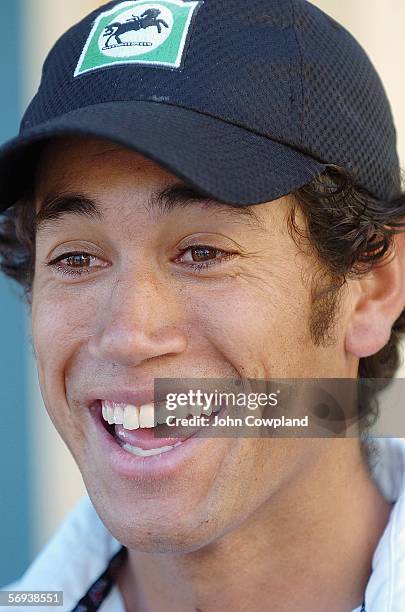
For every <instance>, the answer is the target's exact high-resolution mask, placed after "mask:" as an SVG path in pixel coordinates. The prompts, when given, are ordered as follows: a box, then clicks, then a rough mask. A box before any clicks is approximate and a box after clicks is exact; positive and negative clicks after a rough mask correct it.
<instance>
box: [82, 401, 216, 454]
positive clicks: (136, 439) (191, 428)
mask: <svg viewBox="0 0 405 612" xmlns="http://www.w3.org/2000/svg"><path fill="white" fill-rule="evenodd" d="M93 407H94V408H95V410H96V411H97V416H98V418H99V420H100V421H101V423H102V425H103V427H104V429H105V430H106V431H107V432H108V434H109V435H110V436H111V437H112V438H113V439H114V440H115V442H116V443H117V444H118V445H119V446H120V447H121V448H122V449H123V450H124V451H126V452H127V453H130V454H131V455H135V456H137V457H151V456H155V455H162V454H164V453H168V452H170V451H173V450H174V449H176V448H177V447H179V446H181V445H182V444H184V442H185V441H186V440H188V439H190V438H192V437H198V434H199V432H201V431H202V429H203V428H205V427H208V426H209V425H210V423H211V422H212V420H213V419H214V416H215V415H216V414H219V413H220V412H221V407H211V408H210V409H208V410H204V409H203V408H200V407H195V406H186V407H181V408H180V407H178V408H176V410H174V411H169V410H168V409H167V408H166V406H165V404H164V403H161V404H154V403H149V404H145V405H143V406H140V407H138V406H132V405H128V404H119V403H116V402H112V401H106V400H97V401H96V402H95V403H94V406H93ZM168 423H170V424H168Z"/></svg>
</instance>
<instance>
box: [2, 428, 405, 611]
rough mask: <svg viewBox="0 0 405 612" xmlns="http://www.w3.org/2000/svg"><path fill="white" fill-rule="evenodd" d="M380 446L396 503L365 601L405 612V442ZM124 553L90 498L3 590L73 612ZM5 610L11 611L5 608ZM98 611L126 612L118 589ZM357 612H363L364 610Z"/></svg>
mask: <svg viewBox="0 0 405 612" xmlns="http://www.w3.org/2000/svg"><path fill="white" fill-rule="evenodd" d="M375 442H376V443H377V444H378V447H379V450H380V456H379V460H378V461H377V464H376V466H375V467H374V471H373V476H374V478H375V481H376V483H377V485H378V486H379V489H380V491H381V493H382V494H383V495H384V497H385V498H386V499H387V501H390V502H395V504H394V506H393V509H392V511H391V514H390V517H389V521H388V524H387V526H386V528H385V531H384V533H383V535H382V537H381V539H380V541H379V543H378V546H377V548H376V550H375V551H374V555H373V560H372V573H371V576H370V579H369V582H368V585H367V589H366V596H365V601H366V612H404V610H405V439H398V438H381V439H376V440H375ZM120 548H121V544H120V543H119V542H118V541H117V540H116V539H115V538H114V537H113V536H112V535H111V534H110V533H109V531H108V530H107V529H106V527H105V526H104V524H103V523H102V522H101V520H100V518H99V517H98V515H97V513H96V511H95V509H94V507H93V505H92V503H91V501H90V499H89V497H88V496H85V497H84V498H83V499H82V500H81V501H80V503H79V504H78V505H77V506H76V507H75V508H74V510H73V511H72V512H71V513H70V514H69V515H68V516H67V518H66V519H65V520H64V522H63V523H62V525H61V526H60V527H59V529H58V530H57V531H56V533H55V535H54V536H53V537H52V539H51V540H50V542H49V543H48V544H47V546H46V547H45V548H44V550H43V551H42V552H41V553H40V555H39V556H38V557H37V558H36V559H35V561H34V562H33V563H32V565H31V566H30V567H29V568H28V569H27V571H26V572H25V574H24V575H23V576H22V577H21V579H20V580H18V581H17V582H14V583H13V584H11V585H8V586H6V587H3V590H24V591H34V590H43V591H63V593H64V604H63V606H62V607H56V608H55V607H48V606H41V607H39V606H34V607H30V608H25V610H32V611H33V612H34V611H37V612H44V611H45V610H49V611H50V612H52V611H53V612H55V611H56V610H63V611H64V612H65V611H66V612H70V611H71V610H72V609H73V608H74V607H75V606H76V604H77V603H78V601H79V600H80V599H81V598H82V597H83V596H84V595H85V593H86V592H87V590H88V589H89V587H90V586H91V585H92V584H93V583H94V582H95V581H96V580H97V578H98V577H99V576H100V575H101V574H102V573H103V572H104V571H105V569H106V567H107V565H108V562H109V560H110V559H111V558H112V557H113V556H114V554H115V553H116V552H118V550H119V549H120ZM0 608H1V609H4V610H5V609H6V608H5V607H3V606H0ZM9 609H10V608H7V610H9ZM14 609H16V608H14ZM99 610H100V612H125V607H124V602H123V600H122V597H121V594H120V591H119V590H118V588H117V587H114V588H113V589H112V590H111V592H110V594H109V595H108V597H107V598H106V599H105V600H104V602H103V604H102V605H101V607H100V608H99ZM162 612H163V611H162ZM342 612H344V611H342ZM347 612H350V611H347ZM352 612H360V608H357V609H356V610H353V611H352Z"/></svg>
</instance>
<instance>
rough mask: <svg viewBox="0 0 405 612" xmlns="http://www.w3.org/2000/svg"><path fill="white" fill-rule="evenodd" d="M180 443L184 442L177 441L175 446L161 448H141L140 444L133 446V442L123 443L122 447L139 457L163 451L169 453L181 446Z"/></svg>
mask: <svg viewBox="0 0 405 612" xmlns="http://www.w3.org/2000/svg"><path fill="white" fill-rule="evenodd" d="M180 444H182V442H177V443H176V444H174V445H173V446H161V447H160V448H149V449H143V448H139V447H138V446H131V444H122V446H121V448H123V449H124V450H125V451H127V452H128V453H131V455H136V456H137V457H150V456H151V455H160V454H161V453H167V452H169V451H171V450H173V449H174V448H176V446H180Z"/></svg>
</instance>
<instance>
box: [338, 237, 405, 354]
mask: <svg viewBox="0 0 405 612" xmlns="http://www.w3.org/2000/svg"><path fill="white" fill-rule="evenodd" d="M394 245H395V251H394V254H393V255H391V257H390V258H389V259H388V260H387V263H383V264H377V265H376V266H375V267H374V268H373V269H372V270H371V272H370V273H369V274H367V275H366V276H364V277H363V278H359V279H357V280H355V281H349V282H353V283H354V284H355V286H353V285H352V286H351V290H352V291H351V294H352V297H353V300H352V312H351V315H350V318H349V324H348V327H347V330H346V335H345V348H346V351H347V352H348V353H350V354H352V355H354V356H355V357H358V358H362V357H369V356H370V355H374V354H375V353H378V351H379V350H380V349H382V348H383V346H385V345H386V344H387V343H388V341H389V339H390V336H391V328H392V326H393V324H394V323H395V321H396V320H397V318H398V317H399V316H400V314H401V313H402V311H403V309H404V308H405V234H398V235H396V236H395V241H394Z"/></svg>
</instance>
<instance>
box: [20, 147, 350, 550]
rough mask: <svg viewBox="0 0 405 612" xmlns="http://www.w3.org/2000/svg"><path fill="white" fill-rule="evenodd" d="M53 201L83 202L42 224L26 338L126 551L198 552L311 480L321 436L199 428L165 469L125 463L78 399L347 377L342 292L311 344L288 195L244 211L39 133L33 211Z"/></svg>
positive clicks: (49, 399)
mask: <svg viewBox="0 0 405 612" xmlns="http://www.w3.org/2000/svg"><path fill="white" fill-rule="evenodd" d="M159 194H160V195H159ZM186 196H187V197H186ZM186 199H188V201H186ZM62 205H64V207H65V208H66V207H70V209H72V208H73V207H74V206H75V208H76V209H77V208H81V210H82V214H78V213H77V212H76V214H72V213H71V214H67V213H65V214H63V215H61V216H59V218H58V219H57V220H56V219H55V218H54V219H53V220H52V219H48V220H47V221H43V223H41V224H40V226H39V228H38V233H37V239H36V264H35V279H34V286H33V293H32V326H33V344H34V349H35V353H36V359H37V367H38V373H39V381H40V387H41V391H42V395H43V398H44V402H45V405H46V408H47V410H48V412H49V415H50V417H51V419H52V421H53V422H54V424H55V426H56V428H57V430H58V431H59V433H60V435H61V436H62V438H63V439H64V441H65V442H66V444H67V445H68V447H69V448H70V450H71V452H72V454H73V456H74V458H75V460H76V462H77V464H78V466H79V468H80V470H81V473H82V475H83V479H84V482H85V484H86V487H87V489H88V491H89V494H90V496H91V498H92V500H93V503H94V505H95V507H96V509H97V511H98V513H99V514H100V516H101V518H102V520H103V521H104V523H105V524H106V525H107V527H108V528H109V529H110V531H111V532H112V534H113V535H114V536H115V537H117V538H118V539H119V540H120V541H121V542H122V543H123V544H125V545H126V546H128V547H129V548H140V549H143V550H160V551H164V550H178V551H186V550H193V549H197V548H199V547H201V546H202V545H204V544H206V543H209V542H212V541H213V540H215V539H216V538H218V537H219V536H221V535H222V534H224V533H226V532H229V531H231V530H232V529H235V528H236V527H237V526H238V525H240V524H241V523H243V522H244V521H245V520H246V519H247V518H248V517H251V516H253V515H254V513H255V512H256V510H257V509H258V508H259V507H260V506H261V505H262V504H263V502H265V501H266V500H271V499H272V497H274V496H276V495H275V494H276V492H281V493H282V495H288V491H289V490H290V491H291V490H292V487H293V486H294V485H293V483H298V482H300V483H301V485H300V486H303V483H305V482H309V480H310V477H311V473H312V470H313V469H315V466H316V465H318V466H319V465H320V463H321V461H322V459H325V456H326V455H327V454H328V453H332V452H333V445H331V444H330V443H329V444H328V445H325V444H324V442H325V441H322V440H318V441H314V440H305V439H303V440H300V439H263V440H258V439H256V438H247V439H246V438H245V439H244V438H219V439H218V438H216V439H198V440H195V441H194V443H192V444H189V445H188V446H187V450H180V451H178V450H177V449H176V450H173V451H170V452H169V453H167V454H166V455H162V457H165V462H166V463H165V469H164V470H163V471H162V470H160V471H159V468H158V467H156V466H157V461H159V458H156V457H154V458H153V459H154V460H155V463H149V468H148V467H147V465H146V462H144V463H143V464H142V465H143V466H146V467H145V471H144V472H142V469H143V468H141V469H140V470H139V469H137V470H135V471H134V472H133V473H131V469H130V468H128V469H121V468H120V467H119V466H121V465H122V456H121V455H122V454H123V453H125V451H122V450H121V449H119V451H118V450H117V449H115V448H114V446H116V447H117V448H118V445H117V444H116V442H114V440H113V439H112V438H111V436H110V434H106V432H105V430H104V429H103V428H102V427H101V423H100V418H99V414H98V413H96V411H95V410H94V409H93V408H94V407H92V406H90V405H89V403H90V398H91V397H93V399H94V395H95V394H97V393H99V395H95V397H96V398H98V399H102V398H103V397H107V396H106V395H102V393H105V392H106V390H108V389H112V390H115V391H116V392H119V391H120V390H121V389H126V390H128V389H130V390H132V391H133V392H134V393H136V392H138V391H139V390H142V391H145V390H148V389H149V390H151V389H152V390H153V380H154V378H160V377H167V378H182V377H185V378H222V377H228V378H241V377H248V378H262V379H268V378H272V377H280V378H281V377H283V378H284V377H285V378H300V377H303V378H311V377H325V378H326V377H351V376H355V375H356V372H357V369H356V368H357V362H356V359H355V358H354V357H353V356H351V355H348V354H347V352H346V351H345V349H344V333H345V321H346V318H347V314H345V312H346V311H345V309H344V304H345V302H344V301H343V302H342V304H343V307H342V311H341V313H340V324H339V326H337V327H336V337H335V339H334V342H333V343H331V342H329V343H328V345H327V346H316V345H315V344H314V343H313V341H312V338H311V334H310V325H309V321H310V319H311V301H310V285H311V277H312V274H313V272H314V260H313V259H312V258H311V257H309V256H306V255H304V254H302V253H300V252H299V249H298V247H297V246H296V244H295V242H294V241H293V240H292V238H291V236H290V235H289V232H288V230H287V227H286V218H287V214H288V211H289V206H290V201H289V200H288V199H287V198H282V199H280V200H277V201H274V202H271V203H268V204H261V205H257V206H254V207H251V208H252V209H254V211H253V212H254V215H252V214H249V212H247V211H246V210H245V211H243V210H241V211H238V210H235V209H233V208H231V207H228V206H226V205H221V204H219V203H215V202H209V201H208V200H205V199H203V198H201V197H200V198H198V197H197V195H196V194H194V195H193V194H192V191H190V190H189V189H188V188H187V187H186V186H185V185H184V184H181V183H180V184H179V180H178V179H177V178H176V177H175V176H173V175H171V174H170V173H168V172H166V171H165V170H163V169H162V168H161V167H159V166H158V165H156V164H155V163H153V162H152V161H149V160H147V159H145V158H143V157H142V156H140V155H137V154H135V153H133V152H131V151H128V150H126V149H123V148H120V147H118V146H115V145H113V144H111V143H107V142H103V141H98V140H91V139H75V138H69V139H63V140H55V141H53V142H52V143H51V144H49V145H47V147H46V149H45V151H44V153H43V155H42V158H41V163H40V167H39V173H38V180H37V186H36V210H37V211H41V214H42V215H43V216H45V215H44V211H45V210H46V209H47V210H48V212H49V210H51V209H52V210H53V211H55V210H56V208H58V207H59V208H60V207H61V206H62ZM95 207H97V209H98V213H95V212H94V211H93V209H94V208H95ZM84 213H85V214H84ZM48 216H49V215H48ZM72 253H76V255H73V256H72V255H71V254H72ZM102 429H103V431H101V430H102ZM106 436H109V437H110V438H111V439H110V440H109V441H108V442H107V440H106ZM329 442H330V441H329ZM184 446H186V445H184ZM171 453H173V455H172V458H170V455H171ZM118 454H119V457H118V459H117V456H118ZM132 460H134V461H135V459H134V458H133V457H132V456H131V461H132ZM120 461H121V463H120ZM325 465H327V462H325ZM150 466H152V467H150ZM146 475H147V477H146ZM283 492H284V493H283ZM276 497H277V496H276ZM278 497H279V496H278Z"/></svg>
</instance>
